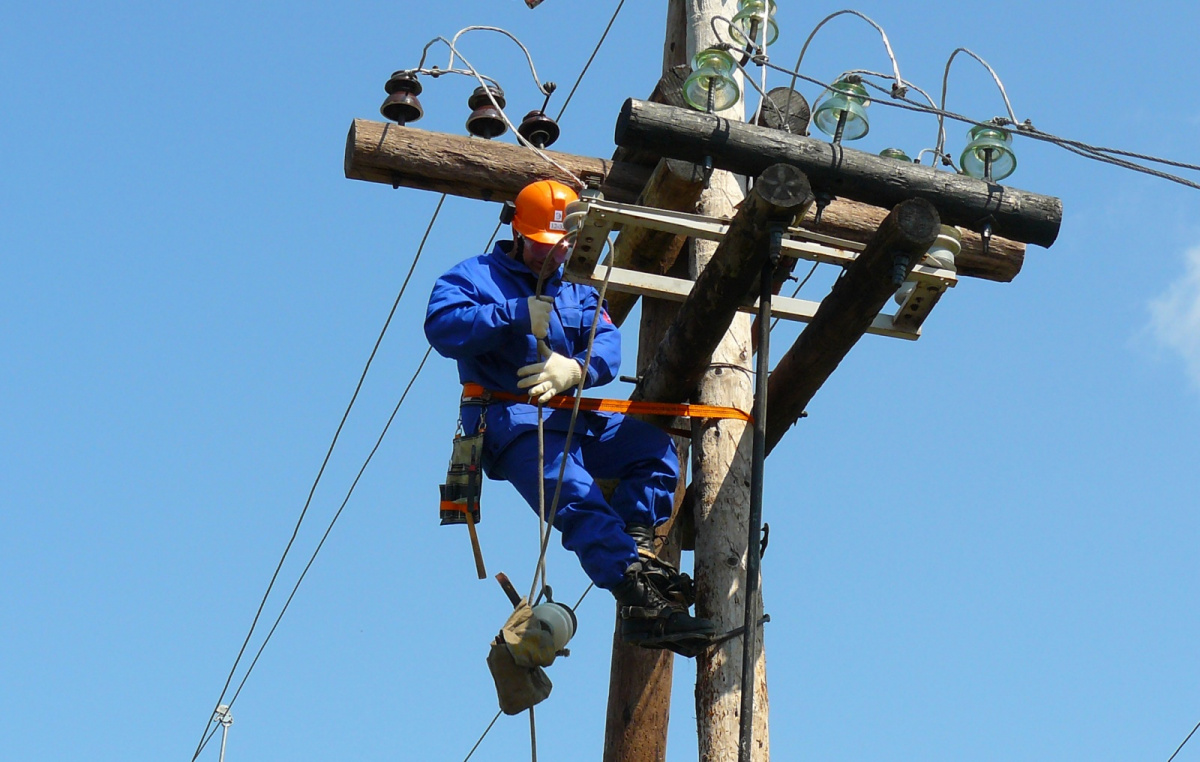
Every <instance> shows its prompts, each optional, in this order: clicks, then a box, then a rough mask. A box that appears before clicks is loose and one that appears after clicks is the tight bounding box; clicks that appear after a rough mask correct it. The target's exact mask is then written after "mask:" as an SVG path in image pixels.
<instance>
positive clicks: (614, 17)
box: [554, 0, 625, 122]
mask: <svg viewBox="0 0 1200 762" xmlns="http://www.w3.org/2000/svg"><path fill="white" fill-rule="evenodd" d="M624 5H625V0H621V2H619V3H617V9H616V10H615V11H613V15H612V18H611V19H609V20H608V26H606V27H604V34H602V35H600V41H599V42H597V43H596V48H595V50H593V51H592V55H591V56H590V57H588V60H587V63H585V64H584V65H583V70H582V71H580V72H579V76H578V77H576V78H575V84H574V85H572V86H571V92H569V93H567V99H566V100H565V101H563V105H562V108H560V109H559V110H558V116H556V117H554V121H556V122H558V121H561V120H562V115H563V112H564V111H566V110H567V106H568V105H570V103H571V98H572V96H574V95H575V90H576V89H578V87H579V83H580V82H582V81H583V75H584V74H587V70H588V68H589V67H590V66H591V65H592V60H593V59H595V57H596V54H597V53H599V52H600V46H601V45H603V44H604V39H605V38H606V37H608V30H609V29H612V25H613V22H614V21H616V20H617V14H619V13H620V12H621V8H622V7H624Z"/></svg>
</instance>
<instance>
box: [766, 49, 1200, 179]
mask: <svg viewBox="0 0 1200 762" xmlns="http://www.w3.org/2000/svg"><path fill="white" fill-rule="evenodd" d="M763 65H764V66H769V67H771V68H773V69H776V70H777V71H781V72H784V73H788V74H793V75H795V76H796V78H798V79H802V80H804V81H805V82H809V83H812V84H814V85H818V86H820V87H823V88H826V89H828V88H829V87H830V85H829V84H828V83H826V82H824V81H822V80H820V79H817V78H815V77H810V76H807V75H804V74H800V73H799V72H796V71H793V70H791V69H786V68H784V67H782V66H779V65H777V64H772V63H770V62H769V61H766V62H764V63H763ZM863 82H864V84H866V85H868V86H870V87H872V88H874V89H876V90H878V91H880V92H883V93H887V90H885V89H884V88H882V87H880V86H878V85H876V84H874V83H872V82H869V81H867V80H864V81H863ZM892 98H893V99H892V100H884V99H876V100H873V102H874V103H878V104H880V105H883V106H887V107H889V108H898V109H902V110H905V111H915V112H919V113H923V114H932V115H935V116H936V115H938V114H941V115H943V116H945V118H947V119H952V120H954V121H958V122H962V123H964V124H972V125H987V124H997V122H996V121H995V120H992V121H991V122H981V121H978V120H976V119H972V118H970V117H968V116H964V115H962V114H958V113H955V112H953V111H948V110H945V109H940V108H934V107H932V106H926V105H924V104H922V103H918V102H916V101H913V100H910V99H909V98H907V97H904V96H900V97H897V96H895V95H893V96H892ZM998 126H1005V125H1004V123H1003V120H1002V121H1001V123H1000V124H999V125H998ZM1011 132H1012V133H1013V134H1015V135H1023V136H1025V137H1028V138H1031V139H1033V140H1039V141H1042V142H1045V143H1051V144H1053V145H1057V146H1059V147H1060V148H1063V149H1064V150H1067V151H1071V152H1072V153H1076V154H1079V155H1080V156H1083V157H1085V158H1088V159H1094V160H1096V161H1100V162H1104V163H1107V164H1113V165H1115V166H1119V167H1122V168H1124V169H1130V170H1133V171H1135V172H1141V173H1143V174H1147V175H1151V176H1152V177H1158V178H1160V179H1163V180H1170V181H1171V182H1173V183H1177V184H1179V185H1184V186H1187V187H1189V188H1195V189H1197V190H1200V183H1196V182H1194V181H1192V180H1188V179H1187V178H1183V177H1179V176H1178V175H1173V174H1170V173H1168V172H1162V171H1160V170H1156V169H1154V168H1152V167H1146V166H1143V165H1141V164H1136V163H1134V162H1127V161H1124V160H1122V159H1118V158H1115V157H1111V156H1106V155H1105V153H1107V150H1106V149H1102V148H1100V147H1098V146H1093V145H1090V144H1088V143H1084V142H1082V141H1077V140H1068V139H1066V138H1061V137H1059V136H1057V135H1053V134H1051V133H1048V132H1044V131H1042V130H1039V129H1037V128H1034V127H1032V125H1027V124H1019V125H1013V126H1012V128H1011ZM1112 152H1113V153H1118V154H1119V155H1133V156H1137V157H1140V158H1144V160H1145V161H1154V162H1156V163H1161V164H1166V165H1171V166H1180V167H1182V168H1185V169H1196V170H1198V171H1200V166H1196V165H1192V164H1185V163H1184V162H1176V161H1173V160H1170V159H1161V158H1157V157H1152V156H1146V155H1144V154H1134V153H1133V152H1130V151H1117V150H1113V151H1112Z"/></svg>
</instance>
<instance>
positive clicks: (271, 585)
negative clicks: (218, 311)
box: [192, 193, 446, 762]
mask: <svg viewBox="0 0 1200 762" xmlns="http://www.w3.org/2000/svg"><path fill="white" fill-rule="evenodd" d="M445 200H446V194H444V193H443V194H442V196H441V198H439V199H438V203H437V207H435V208H434V210H433V216H432V217H431V218H430V220H429V226H428V227H427V228H426V229H425V235H424V236H423V237H422V238H421V243H420V245H419V246H418V247H417V253H416V256H414V257H413V263H412V267H410V268H409V270H408V275H406V276H405V278H404V283H403V284H402V285H401V286H400V292H399V293H398V294H396V299H395V301H394V302H392V308H391V310H390V311H389V312H388V316H387V320H385V321H384V323H383V328H382V329H381V330H380V332H379V337H378V338H377V339H376V340H375V346H374V347H372V348H371V354H370V356H368V357H367V362H366V365H365V366H363V370H362V373H361V374H360V375H359V377H358V384H357V385H356V386H355V387H354V394H353V395H351V397H350V403H349V404H348V405H347V406H346V411H345V412H344V413H342V419H341V421H339V422H338V426H337V430H336V431H335V432H334V434H333V439H332V441H330V443H329V449H328V450H326V452H325V458H324V460H322V462H321V467H320V469H319V470H318V471H317V476H316V478H315V479H314V480H313V484H312V487H311V488H310V489H309V491H308V498H307V499H305V501H304V508H302V509H301V511H300V517H299V518H298V519H297V520H296V526H295V527H294V528H293V529H292V536H291V537H290V538H289V539H288V542H287V545H286V546H285V547H284V549H283V555H281V556H280V558H279V563H278V564H276V566H275V571H274V572H273V573H272V574H271V581H270V582H269V583H268V584H267V590H266V592H264V593H263V597H262V601H260V602H259V604H258V610H257V611H255V612H254V619H253V620H252V621H251V623H250V630H249V632H247V633H246V638H245V639H244V640H243V641H242V645H241V648H239V649H238V654H237V657H236V658H235V659H234V660H233V666H232V667H231V668H230V669H229V676H228V677H226V678H225V685H224V686H223V687H222V688H221V695H220V696H219V697H218V698H217V703H216V704H215V705H214V710H213V711H214V713H215V712H216V709H215V707H216V706H220V705H221V702H222V701H223V700H224V698H225V694H226V693H227V692H228V691H229V685H230V684H231V683H232V682H233V676H234V674H236V672H237V668H238V665H239V664H240V663H241V661H242V656H244V655H245V653H246V647H247V646H248V645H249V644H250V638H251V637H252V636H253V635H254V630H255V628H256V627H257V626H258V620H259V618H260V617H261V616H262V612H263V609H264V608H265V607H266V605H267V599H268V598H269V597H270V595H271V591H272V590H273V589H274V587H275V582H276V580H277V579H278V578H279V572H280V570H281V569H282V568H283V564H284V561H286V560H287V557H288V554H289V553H290V552H291V550H292V545H293V544H294V543H295V541H296V537H297V535H299V533H300V526H301V524H303V523H304V518H305V516H307V515H308V509H309V506H310V505H311V504H312V499H313V495H314V494H316V491H317V485H318V484H320V482H321V477H322V476H323V475H324V473H325V467H326V466H327V465H328V464H329V459H330V457H332V455H333V449H334V447H335V446H337V442H338V438H339V437H340V436H341V433H342V428H343V427H344V426H345V425H346V420H347V419H348V418H349V417H350V411H351V410H352V409H353V408H354V403H355V401H356V400H357V399H358V394H359V392H360V391H361V390H362V386H363V382H364V381H365V380H366V377H367V371H369V370H370V369H371V363H372V362H374V360H375V355H376V353H377V352H378V351H379V346H380V344H382V343H383V337H384V335H385V334H386V333H387V330H388V326H390V325H391V323H392V318H393V317H394V316H395V314H396V308H397V307H398V306H399V305H400V299H401V298H402V297H403V296H404V292H405V290H406V289H407V288H408V282H409V280H410V279H411V278H412V274H413V271H414V270H415V269H416V267H417V262H418V261H420V259H421V252H422V251H423V250H424V248H425V242H426V241H427V240H428V239H429V233H430V231H431V230H432V229H433V223H434V222H435V221H436V220H437V217H438V213H439V212H441V210H442V204H443V203H444V202H445ZM294 592H295V591H294V590H293V593H294ZM288 600H289V601H290V600H291V599H290V598H289V599H288ZM285 608H286V607H285ZM276 624H278V620H276ZM271 629H272V632H273V631H274V627H272V628H271ZM268 637H270V636H268ZM264 645H265V642H264ZM261 652H262V651H261V649H259V653H261ZM257 659H258V657H257V656H255V661H257ZM247 674H249V672H247ZM242 682H243V684H244V683H245V678H243V681H242ZM238 690H241V687H240V686H239V688H238ZM230 703H231V704H232V702H230ZM211 722H212V719H211V718H210V719H209V723H211ZM207 728H208V723H206V724H205V732H203V733H201V734H200V743H199V744H198V745H197V746H196V752H195V754H193V755H192V760H193V762H195V759H196V758H197V757H199V756H200V752H201V751H203V750H204V747H205V745H206V744H207V743H208V739H211V738H212V736H211V735H208V737H207V738H206V737H205V736H206V734H207Z"/></svg>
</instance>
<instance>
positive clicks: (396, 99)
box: [379, 92, 425, 124]
mask: <svg viewBox="0 0 1200 762" xmlns="http://www.w3.org/2000/svg"><path fill="white" fill-rule="evenodd" d="M379 113H381V114H383V118H384V119H390V120H391V121H393V122H399V123H400V124H407V123H409V122H415V121H417V120H418V119H420V118H421V117H422V116H424V115H425V109H423V108H421V101H419V100H417V96H415V95H412V94H411V93H406V92H394V93H392V94H391V95H389V96H388V97H387V98H386V99H385V100H384V101H383V105H382V106H380V107H379Z"/></svg>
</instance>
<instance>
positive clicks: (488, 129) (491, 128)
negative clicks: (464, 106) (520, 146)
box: [467, 104, 508, 140]
mask: <svg viewBox="0 0 1200 762" xmlns="http://www.w3.org/2000/svg"><path fill="white" fill-rule="evenodd" d="M506 130H508V125H507V124H505V123H504V117H502V116H501V115H500V112H499V111H497V110H496V109H494V108H492V106H491V104H488V105H487V106H483V107H481V108H477V109H475V110H474V111H472V112H471V115H470V116H469V117H467V132H469V133H471V134H472V135H474V136H475V137H477V138H484V139H485V140H491V139H492V138H496V137H499V136H501V135H503V134H504V133H505V131H506Z"/></svg>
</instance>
